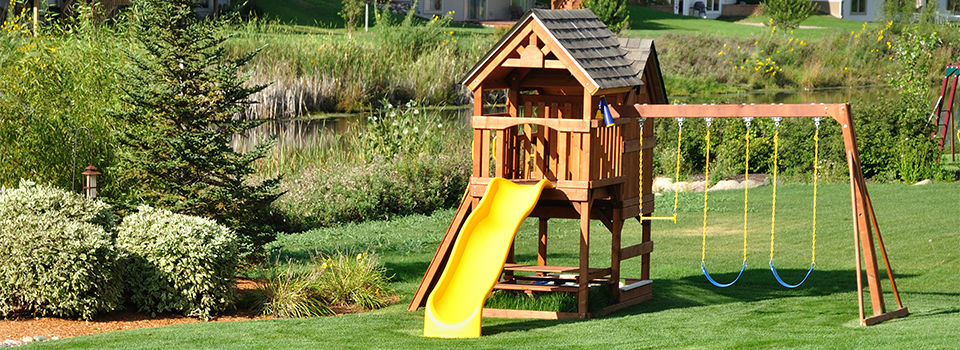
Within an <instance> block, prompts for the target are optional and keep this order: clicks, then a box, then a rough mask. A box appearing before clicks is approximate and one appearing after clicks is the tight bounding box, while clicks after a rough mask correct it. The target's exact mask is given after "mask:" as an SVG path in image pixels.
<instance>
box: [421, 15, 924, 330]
mask: <svg viewBox="0 0 960 350" xmlns="http://www.w3.org/2000/svg"><path fill="white" fill-rule="evenodd" d="M463 84H464V85H465V86H466V87H467V88H468V89H470V91H472V92H473V95H474V113H473V114H474V116H473V117H472V119H471V125H472V128H473V174H472V176H471V178H470V184H469V188H468V190H467V193H466V195H465V197H464V199H463V201H462V203H461V204H460V206H459V208H458V209H457V212H456V214H455V216H454V219H453V221H452V222H451V224H450V226H449V227H448V229H447V231H446V233H445V235H444V237H443V239H442V241H441V243H440V246H439V247H438V248H437V251H436V254H435V256H434V258H433V260H432V261H431V262H430V265H429V267H428V269H427V271H426V274H425V275H424V277H423V279H422V281H421V283H420V285H419V287H418V289H417V291H416V294H415V295H414V297H413V300H412V301H411V303H410V305H409V309H410V310H411V311H413V310H417V309H418V308H420V307H424V306H426V304H427V299H428V296H429V295H430V294H431V292H432V291H433V289H434V288H435V287H436V286H437V283H438V280H440V278H441V273H442V272H443V271H444V269H445V268H446V266H447V264H448V259H450V256H451V251H452V250H453V247H454V245H455V242H456V241H457V239H458V234H459V233H460V232H461V228H462V227H463V225H464V222H465V221H467V218H468V217H469V216H470V215H471V213H472V212H473V211H475V210H477V208H478V204H479V203H480V202H481V199H482V197H483V195H484V193H485V191H486V190H487V186H488V185H490V184H491V182H493V181H494V179H495V178H505V179H508V180H510V181H512V182H514V183H518V184H533V183H537V182H538V181H540V180H543V179H546V180H549V182H550V183H552V188H549V187H547V188H543V189H542V193H539V199H538V200H536V198H535V203H536V204H535V206H534V207H533V209H532V212H530V214H529V217H533V218H537V219H538V221H539V234H538V243H537V263H536V264H517V263H516V262H515V261H514V259H513V256H514V252H513V249H512V248H510V250H509V252H508V253H507V255H506V257H507V258H506V263H505V264H503V267H502V274H500V278H499V280H498V281H496V283H495V284H493V288H494V289H499V290H518V291H526V292H562V293H574V294H575V295H576V298H577V301H578V309H577V312H569V313H567V312H547V311H528V310H509V309H488V308H483V309H482V315H483V316H485V317H510V318H541V319H565V318H590V317H597V316H602V315H604V314H608V313H610V312H614V311H616V310H620V309H623V308H625V307H628V306H631V305H634V304H637V303H640V302H643V301H646V300H648V299H650V298H651V296H652V290H653V289H652V288H653V285H652V282H651V280H650V263H651V260H650V255H651V252H652V251H653V247H654V244H653V241H652V239H651V221H652V220H655V219H658V218H657V217H653V216H652V214H653V211H654V201H653V193H652V182H653V162H652V161H653V153H652V152H653V148H654V147H655V145H656V137H655V135H654V133H653V131H654V128H653V126H654V124H653V123H654V121H655V120H657V119H662V118H672V119H676V118H745V117H750V118H783V117H801V118H825V119H833V120H836V121H837V122H838V123H840V125H841V126H842V131H843V140H844V147H845V151H846V157H847V161H848V166H849V174H850V178H851V182H850V191H851V192H850V193H851V201H852V215H853V218H854V225H853V233H854V238H855V242H856V249H855V251H856V254H857V261H856V266H857V268H858V269H857V271H858V274H857V281H858V283H860V282H861V280H860V278H861V274H860V271H861V268H860V267H861V259H860V253H861V250H862V252H863V257H864V259H863V260H865V261H866V271H867V273H866V275H867V282H868V286H869V292H870V299H871V304H872V311H873V316H872V317H865V315H864V303H863V300H864V299H863V294H862V288H861V287H860V286H859V285H858V288H857V290H858V293H859V294H858V295H859V299H860V323H861V324H863V325H869V324H873V323H876V322H880V321H882V320H885V319H889V318H893V317H901V316H904V315H906V314H907V309H906V308H904V307H903V306H902V304H901V303H900V298H899V294H898V293H897V289H896V284H895V282H894V279H893V274H892V270H891V268H890V264H889V261H887V260H886V251H885V249H884V247H883V241H882V238H881V237H880V231H879V227H878V226H877V221H876V215H875V213H874V211H873V207H872V205H871V203H870V197H869V195H868V193H867V188H866V186H865V184H864V180H863V175H862V173H861V171H860V163H859V157H858V155H857V151H856V138H855V134H854V130H853V126H854V125H853V120H852V118H851V116H850V106H849V105H845V104H831V105H824V104H817V105H814V104H811V105H704V106H701V105H697V106H692V105H689V106H688V105H668V104H666V103H667V98H666V91H665V89H664V85H663V80H662V78H661V74H660V68H659V62H658V60H657V54H656V50H655V48H654V44H653V41H652V40H640V39H618V38H617V37H616V36H615V35H614V34H613V33H611V32H610V31H609V30H608V29H607V28H606V26H604V25H603V23H602V22H600V21H599V20H598V19H597V18H596V16H595V15H594V14H593V13H592V12H590V11H589V10H532V11H531V12H528V13H527V15H526V16H524V18H522V19H521V20H519V21H518V22H517V24H516V25H515V26H514V27H513V28H512V29H511V30H510V31H509V32H508V33H507V34H506V35H505V36H504V38H503V39H502V40H501V41H500V42H499V43H498V44H497V45H496V46H495V47H494V48H493V49H492V50H491V51H490V52H489V53H488V54H487V55H486V56H485V57H484V58H483V59H482V60H481V61H480V62H479V63H478V64H477V65H476V66H475V67H474V68H473V69H472V70H471V71H470V73H469V74H468V75H467V77H466V78H465V79H464V80H463ZM490 90H504V91H506V111H505V112H503V113H490V112H488V111H486V110H485V109H484V106H483V101H484V93H485V92H486V91H490ZM601 99H602V100H604V101H601ZM604 102H605V103H607V104H606V105H605V104H604ZM606 109H609V117H610V118H608V121H606V122H605V121H604V120H601V119H597V118H596V116H597V114H598V112H601V111H604V110H606ZM705 200H706V198H705ZM705 213H706V212H705ZM668 218H669V217H668ZM673 218H674V220H675V215H674V217H673ZM551 219H575V220H579V222H580V239H579V264H578V266H554V265H550V264H549V259H548V257H549V254H548V251H549V250H548V235H547V233H548V230H547V228H548V224H549V222H550V220H551ZM631 219H635V220H638V221H639V222H640V224H641V230H642V233H641V241H639V242H622V241H621V233H622V229H623V225H624V222H625V221H626V220H631ZM591 220H596V221H599V222H601V223H602V224H603V225H604V226H605V227H606V228H607V229H608V230H609V231H610V240H611V250H610V255H609V264H604V265H608V266H591V265H590V260H591V259H590V241H591V230H590V222H591ZM705 220H706V218H705ZM511 237H512V236H511ZM874 237H876V240H877V243H879V247H880V252H881V253H882V255H883V257H884V260H885V262H886V270H887V273H888V276H889V280H890V282H891V285H892V288H893V292H894V296H895V297H896V302H897V307H898V309H897V310H896V311H893V312H887V311H886V310H885V305H884V300H883V297H882V295H883V294H882V292H881V287H880V284H879V269H878V266H877V257H876V255H877V254H876V250H875V248H874V247H875V244H874ZM771 238H772V237H771ZM511 239H512V238H511ZM511 242H512V241H511ZM511 244H512V243H511ZM638 260H639V264H640V271H641V273H640V276H636V277H625V276H621V273H620V271H621V264H624V263H631V262H636V261H638ZM596 261H597V260H594V262H596ZM491 263H494V264H495V263H497V262H496V261H492V262H491ZM771 269H772V270H773V272H774V274H776V270H775V269H773V264H772V259H771ZM704 273H705V275H707V276H708V278H709V274H707V273H706V268H705V267H704ZM569 276H575V277H569ZM711 280H712V279H711ZM603 284H608V285H610V290H611V291H612V293H613V295H612V302H611V303H610V305H608V306H606V307H605V308H602V309H600V310H593V311H591V308H590V305H589V290H590V286H591V285H603ZM731 284H732V282H731ZM781 284H784V285H785V286H789V284H786V283H785V282H781ZM798 285H799V283H798V284H796V285H793V286H794V287H795V286H798Z"/></svg>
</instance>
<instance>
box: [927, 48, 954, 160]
mask: <svg viewBox="0 0 960 350" xmlns="http://www.w3.org/2000/svg"><path fill="white" fill-rule="evenodd" d="M951 78H952V79H951ZM951 80H952V82H951ZM958 80H960V62H956V63H953V64H948V65H947V67H946V69H945V72H944V74H943V83H942V84H941V85H940V98H938V99H937V103H936V104H934V106H933V114H931V115H930V120H928V122H931V121H934V118H936V120H935V121H934V122H935V124H934V125H936V126H937V130H936V131H934V134H933V135H931V137H938V138H940V149H941V150H942V149H943V144H944V141H947V140H949V142H950V156H951V157H953V159H952V160H953V161H957V159H956V150H955V149H954V147H955V146H954V144H955V143H956V140H955V139H954V137H953V136H954V132H958V130H957V122H956V120H954V118H953V115H954V113H956V110H954V109H953V106H954V98H956V97H957V81H958ZM947 86H949V87H950V89H949V90H947Z"/></svg>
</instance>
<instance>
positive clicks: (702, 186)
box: [687, 181, 707, 192]
mask: <svg viewBox="0 0 960 350" xmlns="http://www.w3.org/2000/svg"><path fill="white" fill-rule="evenodd" d="M706 189H707V182H706V181H694V182H691V183H690V184H689V185H687V191H690V192H703V191H704V190H706Z"/></svg>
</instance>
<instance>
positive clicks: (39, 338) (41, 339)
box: [33, 335, 50, 341]
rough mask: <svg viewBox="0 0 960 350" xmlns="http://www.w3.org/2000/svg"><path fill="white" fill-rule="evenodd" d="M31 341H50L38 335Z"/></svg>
mask: <svg viewBox="0 0 960 350" xmlns="http://www.w3.org/2000/svg"><path fill="white" fill-rule="evenodd" d="M33 340H34V341H47V340H50V338H47V337H44V336H42V335H38V336H36V337H33Z"/></svg>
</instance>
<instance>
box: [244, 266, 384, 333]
mask: <svg viewBox="0 0 960 350" xmlns="http://www.w3.org/2000/svg"><path fill="white" fill-rule="evenodd" d="M310 260H311V263H310V264H306V265H301V264H298V263H295V262H293V261H290V260H288V261H287V263H286V264H285V265H281V264H280V262H279V259H278V261H277V262H276V263H275V264H274V265H273V266H271V267H261V268H260V269H259V276H258V277H259V278H258V279H259V281H260V282H259V283H258V288H259V290H260V292H261V293H262V294H261V297H262V298H263V300H262V313H263V314H264V315H269V316H274V317H284V318H299V317H316V316H327V315H334V314H336V313H340V312H355V311H358V310H371V309H377V308H381V307H384V306H387V305H388V304H389V303H390V300H391V299H392V298H393V297H392V296H391V294H390V292H389V291H388V290H387V288H386V287H385V286H386V284H387V282H388V279H389V278H388V277H387V275H386V269H384V267H383V265H381V264H380V261H379V259H377V258H376V256H375V255H373V254H370V253H366V252H364V253H359V254H357V255H356V256H353V255H351V254H345V253H342V252H337V253H334V254H332V255H329V256H323V255H319V254H317V255H313V254H311V256H310Z"/></svg>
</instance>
